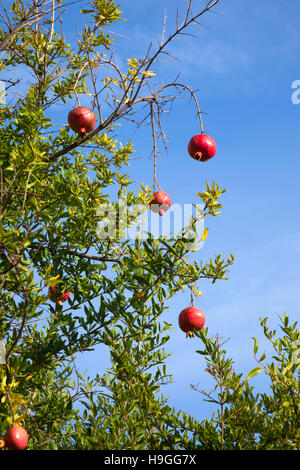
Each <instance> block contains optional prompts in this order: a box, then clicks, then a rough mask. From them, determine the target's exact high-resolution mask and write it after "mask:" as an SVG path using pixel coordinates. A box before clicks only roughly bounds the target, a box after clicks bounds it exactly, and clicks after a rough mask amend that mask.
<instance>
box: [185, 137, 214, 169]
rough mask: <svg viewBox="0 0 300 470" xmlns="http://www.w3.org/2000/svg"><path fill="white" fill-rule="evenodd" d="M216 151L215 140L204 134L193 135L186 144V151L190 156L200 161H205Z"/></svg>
mask: <svg viewBox="0 0 300 470" xmlns="http://www.w3.org/2000/svg"><path fill="white" fill-rule="evenodd" d="M216 151H217V146H216V142H215V141H214V140H213V139H212V138H211V137H210V136H209V135H206V134H197V135H194V136H193V137H192V138H191V140H190V141H189V144H188V152H189V154H190V156H191V157H192V158H194V159H195V160H198V161H200V162H206V161H207V160H209V159H210V158H212V157H213V156H214V155H215V154H216Z"/></svg>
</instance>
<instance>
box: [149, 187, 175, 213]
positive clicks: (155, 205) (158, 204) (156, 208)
mask: <svg viewBox="0 0 300 470" xmlns="http://www.w3.org/2000/svg"><path fill="white" fill-rule="evenodd" d="M170 207H171V199H170V197H169V195H168V194H167V193H165V192H164V191H158V192H155V193H154V194H153V199H152V201H151V203H150V208H151V210H152V212H154V213H155V214H159V215H163V214H164V213H165V212H166V211H167V210H168V209H170Z"/></svg>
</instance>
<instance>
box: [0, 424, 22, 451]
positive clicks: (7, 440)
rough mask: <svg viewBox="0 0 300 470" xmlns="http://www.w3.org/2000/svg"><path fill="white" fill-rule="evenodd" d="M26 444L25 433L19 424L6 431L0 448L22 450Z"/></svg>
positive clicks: (0, 442)
mask: <svg viewBox="0 0 300 470" xmlns="http://www.w3.org/2000/svg"><path fill="white" fill-rule="evenodd" d="M27 442H28V434H27V431H26V430H25V429H24V428H23V427H22V426H20V425H19V424H15V425H14V426H13V427H12V428H10V429H8V430H7V431H6V433H5V436H4V439H3V440H2V441H0V448H2V447H7V448H8V449H10V450H24V449H25V447H26V446H27Z"/></svg>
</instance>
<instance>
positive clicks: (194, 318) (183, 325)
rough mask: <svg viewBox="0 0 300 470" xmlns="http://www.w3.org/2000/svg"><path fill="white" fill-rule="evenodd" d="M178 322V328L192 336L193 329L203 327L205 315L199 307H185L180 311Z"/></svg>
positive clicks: (197, 329)
mask: <svg viewBox="0 0 300 470" xmlns="http://www.w3.org/2000/svg"><path fill="white" fill-rule="evenodd" d="M178 323H179V327H180V329H181V330H182V331H184V332H185V333H186V336H187V337H190V338H192V337H193V336H194V331H199V330H202V328H203V327H204V323H205V315H204V313H203V312H202V310H200V309H199V308H196V307H187V308H185V309H184V310H182V311H181V312H180V315H179V317H178Z"/></svg>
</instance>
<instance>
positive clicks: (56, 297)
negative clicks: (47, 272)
mask: <svg viewBox="0 0 300 470" xmlns="http://www.w3.org/2000/svg"><path fill="white" fill-rule="evenodd" d="M70 295H71V292H65V293H64V294H61V295H60V294H58V292H57V291H56V288H55V287H54V286H51V287H49V290H48V297H49V299H50V300H52V302H55V303H57V304H59V305H62V303H63V302H64V301H65V300H67V298H68V297H70Z"/></svg>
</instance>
